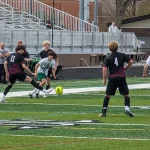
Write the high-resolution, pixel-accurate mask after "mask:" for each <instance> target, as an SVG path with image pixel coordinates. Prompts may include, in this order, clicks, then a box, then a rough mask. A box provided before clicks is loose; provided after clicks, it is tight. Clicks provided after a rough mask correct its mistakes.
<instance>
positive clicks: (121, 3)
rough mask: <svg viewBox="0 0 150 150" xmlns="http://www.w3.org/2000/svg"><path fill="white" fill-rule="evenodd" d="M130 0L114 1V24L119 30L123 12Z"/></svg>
mask: <svg viewBox="0 0 150 150" xmlns="http://www.w3.org/2000/svg"><path fill="white" fill-rule="evenodd" d="M131 3H132V1H131V0H116V18H115V22H116V25H117V27H118V28H120V26H121V23H122V20H123V19H124V16H125V11H126V9H127V7H129V5H131Z"/></svg>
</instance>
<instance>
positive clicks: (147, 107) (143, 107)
mask: <svg viewBox="0 0 150 150" xmlns="http://www.w3.org/2000/svg"><path fill="white" fill-rule="evenodd" d="M5 104H7V105H12V104H13V105H31V104H33V105H45V106H47V105H49V106H83V107H100V106H102V105H82V104H48V103H5ZM109 107H112V108H123V107H124V106H115V105H110V106H109ZM131 108H140V109H150V106H131Z"/></svg>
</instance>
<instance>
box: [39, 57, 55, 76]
mask: <svg viewBox="0 0 150 150" xmlns="http://www.w3.org/2000/svg"><path fill="white" fill-rule="evenodd" d="M39 64H40V66H39V67H38V70H37V73H43V74H45V75H46V76H47V74H48V69H49V67H52V68H54V67H55V61H54V60H53V59H52V60H48V58H44V59H42V60H40V61H39Z"/></svg>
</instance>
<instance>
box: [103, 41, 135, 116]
mask: <svg viewBox="0 0 150 150" xmlns="http://www.w3.org/2000/svg"><path fill="white" fill-rule="evenodd" d="M109 49H110V51H111V54H110V55H109V56H107V57H106V58H105V60H104V62H103V68H102V73H103V84H104V85H105V84H106V78H107V71H108V70H109V79H108V84H107V88H106V95H105V97H104V101H103V108H102V114H100V116H103V117H105V116H106V112H107V108H108V103H109V99H110V97H111V95H115V92H116V89H117V88H119V92H120V94H121V95H123V96H124V104H125V114H127V115H129V116H130V117H134V115H133V113H131V112H130V97H129V89H128V85H127V83H126V75H125V70H127V69H128V68H129V67H130V66H131V65H132V63H133V61H132V59H130V58H129V56H127V55H125V54H124V53H119V52H117V50H118V44H117V43H116V42H115V41H111V42H110V43H109ZM125 62H126V63H127V65H126V66H125V67H124V63H125Z"/></svg>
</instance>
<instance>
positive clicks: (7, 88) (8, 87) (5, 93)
mask: <svg viewBox="0 0 150 150" xmlns="http://www.w3.org/2000/svg"><path fill="white" fill-rule="evenodd" d="M12 87H13V85H8V86H7V87H6V88H5V90H4V95H5V96H6V95H7V93H8V92H9V90H10V89H11V88H12Z"/></svg>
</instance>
